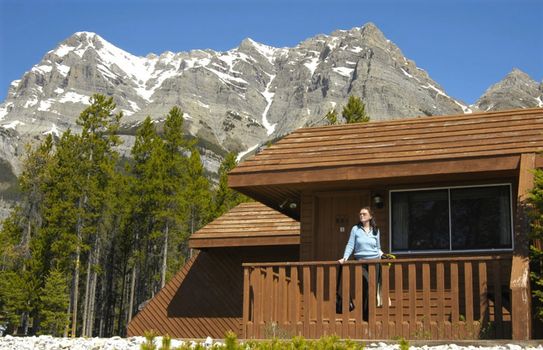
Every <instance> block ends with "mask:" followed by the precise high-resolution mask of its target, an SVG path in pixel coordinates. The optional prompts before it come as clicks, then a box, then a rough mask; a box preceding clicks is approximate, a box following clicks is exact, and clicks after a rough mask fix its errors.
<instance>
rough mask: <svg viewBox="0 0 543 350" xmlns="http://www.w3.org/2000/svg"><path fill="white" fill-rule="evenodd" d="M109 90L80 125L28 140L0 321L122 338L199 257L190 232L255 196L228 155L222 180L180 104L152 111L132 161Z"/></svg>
mask: <svg viewBox="0 0 543 350" xmlns="http://www.w3.org/2000/svg"><path fill="white" fill-rule="evenodd" d="M115 108H116V106H115V103H114V102H113V99H112V98H111V97H105V96H103V95H98V94H97V95H94V96H93V97H92V99H91V105H90V106H89V107H88V108H86V109H85V110H84V111H83V112H82V113H81V114H80V115H79V117H78V120H77V124H78V126H79V127H80V129H81V132H80V133H74V132H72V131H70V130H67V131H66V132H64V133H63V134H62V135H60V136H59V137H53V135H51V134H49V135H47V137H45V138H44V139H43V140H42V141H41V143H39V144H36V145H34V146H27V148H28V149H27V152H26V154H27V156H26V158H25V159H24V163H23V171H22V173H21V175H20V177H19V179H18V182H19V188H20V191H21V200H20V201H19V202H18V205H17V207H16V208H15V209H14V210H13V211H12V213H11V215H10V217H8V218H7V219H6V220H5V221H4V222H3V223H2V226H1V228H0V241H1V242H2V244H0V324H1V325H5V326H7V332H8V333H11V334H25V335H28V334H50V335H54V336H78V337H79V336H86V337H91V336H100V337H110V336H113V335H120V336H123V335H125V333H126V326H127V324H128V322H129V321H130V319H131V318H132V317H133V316H134V315H135V313H136V312H137V311H138V309H140V308H141V307H142V306H143V305H145V303H146V301H148V300H149V299H151V298H152V297H153V296H154V295H155V294H156V293H157V292H158V291H159V290H160V289H161V287H162V286H164V284H165V283H167V282H168V280H169V279H170V278H171V277H172V276H173V274H175V273H176V272H177V271H178V270H179V268H180V267H181V266H183V264H184V262H185V261H186V260H187V259H188V258H189V257H190V250H189V248H188V237H189V236H190V235H191V234H192V233H193V232H195V231H197V230H198V229H200V228H201V227H203V226H204V225H206V224H207V223H209V222H210V221H212V220H213V219H215V218H216V217H218V216H220V215H222V214H223V213H225V212H226V211H228V210H229V209H230V208H232V207H234V206H236V205H237V204H239V203H241V202H242V201H246V200H247V198H246V197H244V196H242V195H241V194H239V193H237V192H234V191H232V190H230V189H229V188H228V186H227V173H228V171H230V170H231V169H232V168H233V167H235V165H236V159H235V155H234V154H228V155H227V156H226V157H225V159H224V161H223V163H222V164H221V166H220V170H219V182H218V184H216V185H213V183H212V181H211V180H210V178H209V177H208V176H207V175H206V173H205V172H204V167H203V165H202V161H201V159H200V153H199V151H198V148H197V146H196V140H194V138H192V137H189V136H187V135H186V133H185V131H184V125H183V113H182V112H181V110H180V109H179V108H177V107H174V108H172V109H171V110H170V111H169V113H168V114H167V116H166V119H165V122H164V125H163V127H161V130H158V129H157V126H156V124H155V123H153V121H152V119H151V118H150V117H147V118H146V119H145V120H144V121H143V123H142V124H141V125H140V126H139V127H138V130H137V133H136V137H135V143H134V146H133V147H132V149H131V157H130V158H129V159H126V158H123V157H121V156H120V155H119V153H118V151H117V149H118V147H117V146H119V145H120V143H121V139H120V137H119V127H120V122H121V118H122V113H115V112H114V111H115Z"/></svg>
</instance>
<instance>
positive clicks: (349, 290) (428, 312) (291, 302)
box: [244, 257, 510, 339]
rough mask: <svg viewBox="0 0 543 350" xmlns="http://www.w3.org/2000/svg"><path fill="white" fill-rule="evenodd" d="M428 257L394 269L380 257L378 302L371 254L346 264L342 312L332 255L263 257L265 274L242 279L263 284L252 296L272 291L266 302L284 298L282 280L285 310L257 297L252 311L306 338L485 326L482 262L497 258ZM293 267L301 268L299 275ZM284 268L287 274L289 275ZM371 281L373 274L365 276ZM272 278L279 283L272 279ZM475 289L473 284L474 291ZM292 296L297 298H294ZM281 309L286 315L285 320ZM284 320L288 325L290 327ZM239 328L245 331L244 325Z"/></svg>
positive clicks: (470, 334)
mask: <svg viewBox="0 0 543 350" xmlns="http://www.w3.org/2000/svg"><path fill="white" fill-rule="evenodd" d="M426 260H427V261H425V259H420V260H419V261H416V260H415V259H409V260H408V261H406V262H403V261H402V260H397V261H395V262H394V264H393V268H392V269H391V268H390V267H389V266H388V264H386V263H382V266H381V273H382V276H381V281H382V284H381V299H382V301H383V304H382V305H381V306H377V299H376V293H377V290H376V289H377V288H376V284H375V280H376V277H377V276H376V274H377V264H376V263H375V262H371V263H368V262H356V263H347V264H344V265H343V268H342V272H341V274H342V275H341V280H342V283H341V286H340V290H339V292H340V294H341V295H342V297H343V298H342V309H343V312H342V314H340V315H337V314H336V313H335V303H334V301H335V294H336V276H337V273H338V271H337V268H338V265H337V264H336V263H333V262H307V263H291V264H275V265H273V264H268V265H267V266H265V265H264V266H262V268H261V269H260V270H261V271H262V274H260V275H259V276H260V278H261V279H262V280H263V281H264V282H260V283H259V282H258V281H253V279H252V278H249V279H248V280H249V282H250V283H254V284H255V285H262V286H267V287H265V288H264V289H263V290H262V293H263V294H259V293H255V296H257V297H258V296H259V297H261V299H263V300H266V301H267V302H268V303H269V300H270V299H269V295H270V294H271V295H274V297H273V299H274V300H273V301H272V303H277V304H286V302H284V303H283V302H281V301H282V300H284V298H285V296H284V295H283V294H281V293H282V292H281V290H285V288H284V287H281V284H285V285H286V284H287V283H288V297H287V299H288V310H286V311H285V313H284V315H285V316H283V315H282V314H281V308H271V309H270V308H266V306H264V305H263V307H262V308H261V309H259V308H255V312H256V313H258V312H260V313H261V315H259V316H255V318H257V319H262V320H264V321H265V323H270V322H276V321H277V320H279V321H278V322H279V324H285V328H286V329H291V330H293V331H292V334H299V335H303V336H304V337H308V338H318V337H320V336H322V335H324V334H338V335H339V336H340V337H343V338H347V337H349V338H356V339H360V338H364V339H377V338H379V339H382V338H384V339H391V338H394V337H405V338H410V339H413V338H415V339H420V337H424V338H425V339H426V338H428V337H429V338H431V339H474V338H476V337H477V336H478V334H479V332H480V331H481V329H484V328H485V327H486V321H484V320H483V317H484V315H485V314H486V313H487V312H486V311H485V310H488V305H487V304H488V296H487V294H488V283H489V282H488V280H487V279H486V275H487V274H488V272H487V271H488V270H489V269H491V270H495V269H494V268H490V267H489V266H487V265H488V264H489V263H492V264H495V263H496V262H493V261H492V260H491V259H481V258H473V257H468V258H466V260H462V259H453V260H451V261H448V260H447V259H446V258H444V259H426ZM500 261H501V260H500ZM474 263H475V264H476V266H477V269H476V273H475V271H474V269H473V266H474V265H473V264H474ZM509 263H510V262H509ZM362 264H367V265H368V272H369V281H370V285H369V290H368V295H366V296H365V295H363V294H364V293H363V290H362V275H363V273H362V271H363V270H362ZM249 266H250V265H249ZM297 271H300V273H301V275H300V277H299V278H298V276H299V274H298V272H297ZM391 271H393V273H392V272H391ZM494 275H495V276H499V275H500V274H494ZM285 276H290V280H289V278H288V277H285ZM391 277H392V281H391ZM499 278H500V277H494V279H495V280H493V281H492V282H493V283H492V285H493V286H492V287H493V288H494V289H496V290H499V289H500V287H499V284H500V283H497V284H496V286H497V287H494V284H495V283H496V282H499ZM496 279H497V280H496ZM246 280H247V279H246ZM270 280H273V281H275V282H273V284H272V285H273V286H274V287H273V288H270V287H269V286H270ZM294 281H299V282H294ZM371 281H374V282H373V283H371ZM474 281H475V282H474ZM275 283H278V286H277V287H275ZM295 283H299V284H298V287H296V288H293V286H294V284H295ZM405 283H407V284H405ZM404 286H405V288H404ZM476 290H477V291H478V292H475V291H476ZM266 293H267V294H266ZM327 293H328V294H329V295H328V297H327V296H326V294H327ZM499 294H501V293H499ZM349 297H353V298H354V302H355V309H354V310H353V311H349ZM364 298H368V304H369V312H368V320H367V321H364V320H363V319H362V317H361V315H362V308H363V307H362V300H364ZM389 298H390V303H391V304H390V305H389ZM493 299H497V300H495V302H497V304H500V305H501V304H503V303H502V302H501V299H500V298H499V297H494V298H493ZM296 300H301V301H302V302H301V303H297V302H296ZM254 303H255V305H256V304H258V301H256V300H255V301H254ZM249 305H250V304H249ZM245 309H246V308H245ZM495 314H496V317H498V316H497V315H498V313H497V312H495ZM296 315H301V319H298V318H297V316H296ZM475 316H477V320H476V319H475V318H476V317H475ZM285 317H286V318H287V319H286V321H283V320H284V318H285ZM249 318H250V317H248V316H246V317H244V319H245V320H246V319H249ZM502 319H503V318H502ZM478 321H481V322H482V323H481V322H478ZM288 325H292V327H291V328H288V327H287V326H288ZM294 325H296V326H294ZM263 327H264V326H261V327H260V330H259V331H258V332H255V333H253V336H257V335H258V336H262V335H263V333H262V329H264V328H263ZM245 329H247V330H248V331H249V330H250V327H246V328H245ZM486 334H487V335H488V333H486Z"/></svg>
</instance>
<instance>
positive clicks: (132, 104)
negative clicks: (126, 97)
mask: <svg viewBox="0 0 543 350" xmlns="http://www.w3.org/2000/svg"><path fill="white" fill-rule="evenodd" d="M128 104H129V105H130V108H132V110H133V111H134V112H138V111H139V110H140V108H139V106H138V104H137V103H136V102H134V101H128Z"/></svg>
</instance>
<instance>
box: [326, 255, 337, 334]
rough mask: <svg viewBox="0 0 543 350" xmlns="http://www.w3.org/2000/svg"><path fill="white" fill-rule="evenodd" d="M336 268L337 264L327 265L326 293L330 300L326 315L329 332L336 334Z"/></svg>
mask: <svg viewBox="0 0 543 350" xmlns="http://www.w3.org/2000/svg"><path fill="white" fill-rule="evenodd" d="M337 268H338V265H330V266H329V267H328V280H329V282H328V288H329V289H328V291H329V292H328V293H329V294H330V300H329V304H328V315H329V318H330V328H329V331H330V334H337V331H336V292H337V290H336V288H337V287H336V281H337Z"/></svg>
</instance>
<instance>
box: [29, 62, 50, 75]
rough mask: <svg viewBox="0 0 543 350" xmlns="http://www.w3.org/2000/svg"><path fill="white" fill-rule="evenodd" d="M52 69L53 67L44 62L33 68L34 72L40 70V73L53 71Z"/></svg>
mask: <svg viewBox="0 0 543 350" xmlns="http://www.w3.org/2000/svg"><path fill="white" fill-rule="evenodd" d="M52 70H53V67H51V66H46V65H44V64H42V65H40V66H34V67H32V69H31V71H32V72H38V73H42V74H45V73H51V71H52Z"/></svg>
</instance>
